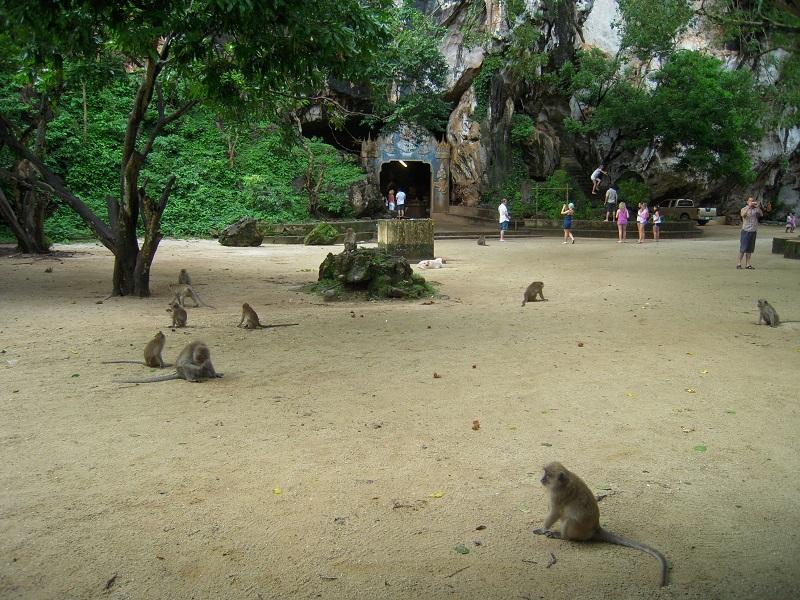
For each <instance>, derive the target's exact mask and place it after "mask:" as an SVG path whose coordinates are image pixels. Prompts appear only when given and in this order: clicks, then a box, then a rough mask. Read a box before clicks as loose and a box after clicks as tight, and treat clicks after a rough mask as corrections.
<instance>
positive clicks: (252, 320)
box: [237, 302, 300, 329]
mask: <svg viewBox="0 0 800 600" xmlns="http://www.w3.org/2000/svg"><path fill="white" fill-rule="evenodd" d="M293 325H300V323H280V324H277V325H262V324H261V321H259V320H258V315H257V314H256V311H254V310H253V307H252V306H250V305H249V304H248V303H247V302H245V303H244V304H242V318H241V320H240V321H239V324H238V325H237V327H242V328H243V329H269V328H270V327H291V326H293Z"/></svg>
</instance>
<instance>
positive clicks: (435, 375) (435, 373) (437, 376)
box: [433, 371, 442, 379]
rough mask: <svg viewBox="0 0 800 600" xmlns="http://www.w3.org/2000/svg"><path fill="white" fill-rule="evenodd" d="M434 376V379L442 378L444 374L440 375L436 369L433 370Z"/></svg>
mask: <svg viewBox="0 0 800 600" xmlns="http://www.w3.org/2000/svg"><path fill="white" fill-rule="evenodd" d="M433 378H434V379H441V378H442V376H441V375H439V374H438V373H437V372H436V371H434V372H433Z"/></svg>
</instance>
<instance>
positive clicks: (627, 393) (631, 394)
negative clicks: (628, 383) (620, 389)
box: [625, 392, 636, 398]
mask: <svg viewBox="0 0 800 600" xmlns="http://www.w3.org/2000/svg"><path fill="white" fill-rule="evenodd" d="M625 395H626V396H627V397H628V398H633V397H634V396H635V395H636V394H634V393H633V392H625Z"/></svg>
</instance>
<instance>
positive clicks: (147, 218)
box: [133, 175, 175, 298]
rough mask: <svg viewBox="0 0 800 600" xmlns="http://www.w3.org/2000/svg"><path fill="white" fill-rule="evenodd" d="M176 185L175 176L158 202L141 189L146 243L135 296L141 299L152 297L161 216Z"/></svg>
mask: <svg viewBox="0 0 800 600" xmlns="http://www.w3.org/2000/svg"><path fill="white" fill-rule="evenodd" d="M174 184H175V176H174V175H172V176H171V177H170V178H169V181H167V185H166V186H165V187H164V191H163V192H162V193H161V197H160V198H159V199H158V201H154V200H153V199H152V198H150V196H148V195H147V194H146V193H145V190H144V188H141V189H139V199H140V202H141V211H142V220H143V221H144V242H143V243H142V249H141V250H140V251H139V256H138V258H137V260H136V267H135V268H134V273H133V277H134V294H136V295H137V296H139V297H140V298H146V297H148V296H150V265H152V264H153V259H154V258H155V256H156V250H158V244H159V242H160V241H161V237H162V236H161V231H160V228H161V216H162V215H163V214H164V209H165V208H166V206H167V200H168V199H169V194H170V192H171V191H172V186H173V185H174Z"/></svg>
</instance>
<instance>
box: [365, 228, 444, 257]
mask: <svg viewBox="0 0 800 600" xmlns="http://www.w3.org/2000/svg"><path fill="white" fill-rule="evenodd" d="M378 248H380V249H381V250H384V251H386V252H388V253H389V254H391V255H393V256H403V257H405V259H406V260H408V261H409V262H417V261H420V260H427V259H430V258H434V254H433V220H431V219H382V220H380V221H378Z"/></svg>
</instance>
